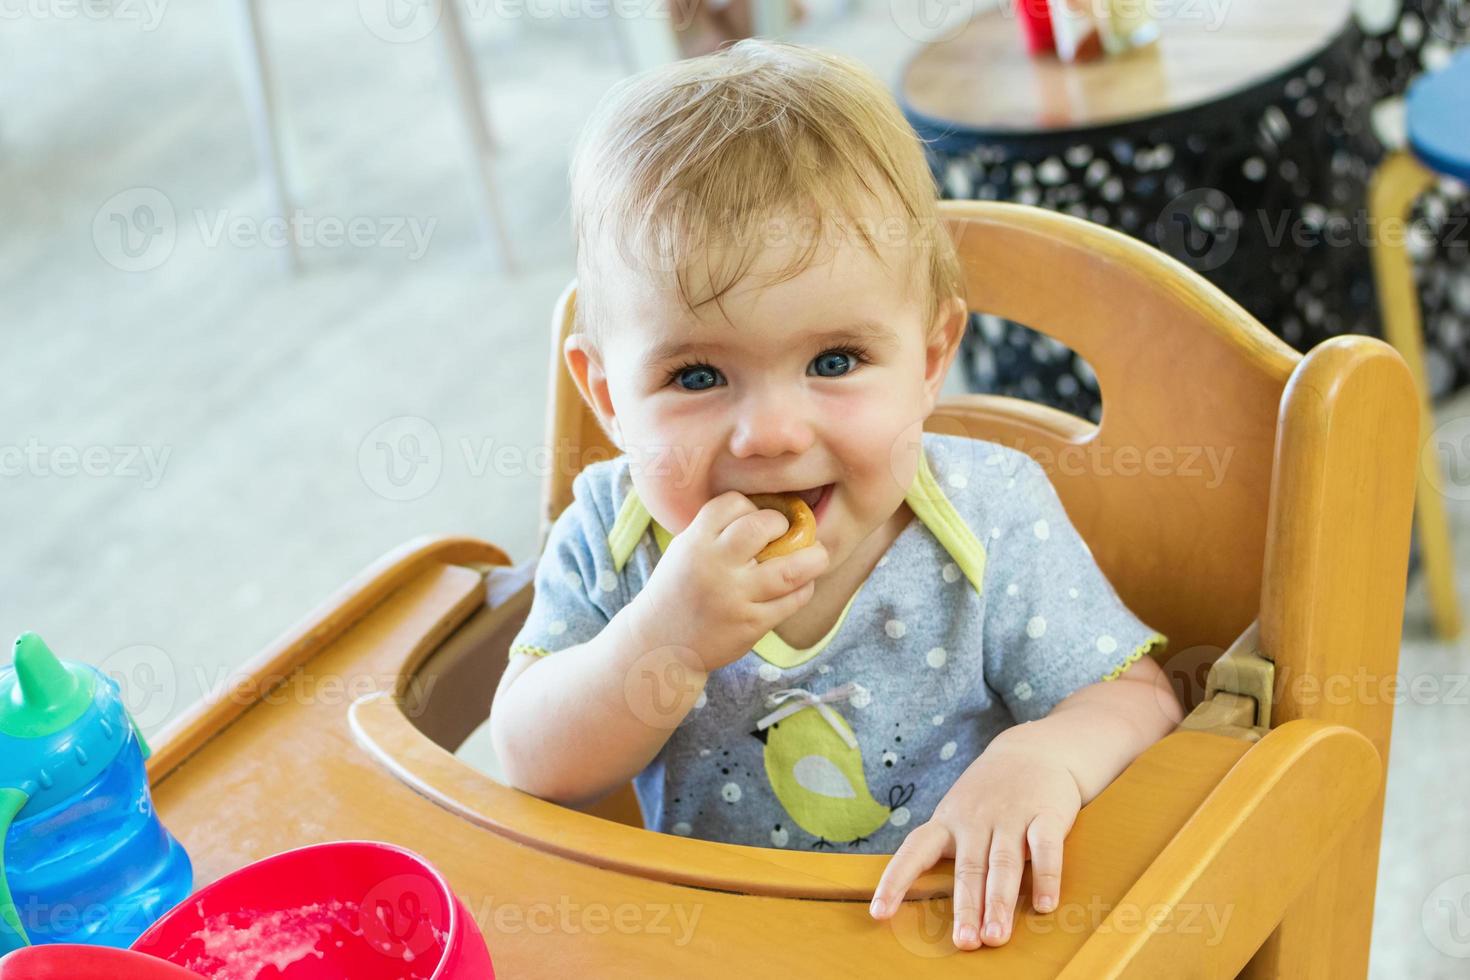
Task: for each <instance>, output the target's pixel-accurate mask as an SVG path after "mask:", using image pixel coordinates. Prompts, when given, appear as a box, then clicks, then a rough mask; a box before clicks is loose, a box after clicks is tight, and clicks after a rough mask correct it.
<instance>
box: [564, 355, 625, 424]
mask: <svg viewBox="0 0 1470 980" xmlns="http://www.w3.org/2000/svg"><path fill="white" fill-rule="evenodd" d="M562 356H563V358H564V359H565V360H566V362H567V372H568V373H569V374H571V376H572V381H573V382H574V383H575V384H576V386H577V390H578V391H579V392H581V393H582V401H583V402H585V403H586V405H587V407H588V408H590V409H592V414H593V415H595V416H597V421H598V424H600V425H601V426H602V431H603V432H605V433H607V437H608V438H609V439H611V440H612V442H613V445H615V446H617V447H618V448H619V449H622V448H623V443H622V439H621V432H620V431H619V428H618V417H617V413H616V412H615V411H614V410H613V403H612V395H611V394H610V393H609V392H608V387H607V372H606V371H605V370H603V366H602V357H601V355H600V354H599V353H598V351H597V347H596V345H594V344H593V343H592V341H591V339H590V338H589V337H588V336H587V335H586V334H581V333H574V334H572V335H570V336H569V337H567V339H566V343H565V344H564V345H563V346H562Z"/></svg>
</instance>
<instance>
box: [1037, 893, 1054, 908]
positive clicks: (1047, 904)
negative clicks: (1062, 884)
mask: <svg viewBox="0 0 1470 980" xmlns="http://www.w3.org/2000/svg"><path fill="white" fill-rule="evenodd" d="M1056 907H1057V900H1056V899H1054V898H1052V897H1051V896H1050V895H1043V896H1041V897H1040V898H1038V899H1037V900H1036V911H1038V912H1050V911H1051V910H1052V909H1054V908H1056Z"/></svg>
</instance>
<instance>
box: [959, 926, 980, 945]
mask: <svg viewBox="0 0 1470 980" xmlns="http://www.w3.org/2000/svg"><path fill="white" fill-rule="evenodd" d="M977 938H979V934H978V933H977V932H976V931H975V927H974V926H960V938H959V940H958V941H957V942H956V943H955V945H956V946H965V945H968V944H970V943H973V942H974V941H975V940H976V939H977Z"/></svg>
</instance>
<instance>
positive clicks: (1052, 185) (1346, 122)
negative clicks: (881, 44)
mask: <svg viewBox="0 0 1470 980" xmlns="http://www.w3.org/2000/svg"><path fill="white" fill-rule="evenodd" d="M1467 40H1470V0H1450V2H1444V0H1410V2H1406V3H1404V4H1403V6H1402V8H1401V9H1400V10H1399V11H1398V12H1397V16H1396V18H1395V19H1394V20H1393V22H1392V23H1391V24H1386V25H1374V24H1367V25H1364V26H1363V28H1362V29H1360V28H1357V27H1354V28H1352V29H1349V30H1348V31H1346V32H1345V33H1344V35H1343V36H1342V37H1340V38H1339V39H1338V40H1337V41H1336V42H1335V43H1333V44H1332V45H1331V46H1330V47H1329V48H1328V49H1327V50H1326V51H1324V52H1323V53H1322V55H1321V56H1320V57H1318V58H1317V59H1315V60H1314V61H1313V62H1312V63H1310V64H1306V65H1300V66H1297V68H1296V70H1293V71H1291V72H1288V73H1286V74H1285V75H1283V76H1281V77H1279V78H1276V79H1272V80H1269V81H1268V82H1266V83H1264V84H1262V85H1260V86H1257V87H1255V88H1253V89H1252V90H1251V91H1249V92H1245V93H1241V94H1240V95H1238V96H1236V97H1233V98H1231V99H1230V100H1228V101H1227V102H1223V103H1220V104H1217V105H1212V106H1209V107H1206V108H1203V109H1201V110H1199V111H1197V112H1194V113H1190V114H1188V116H1187V117H1184V118H1180V117H1176V118H1174V119H1166V120H1164V121H1162V122H1159V123H1151V122H1149V121H1142V122H1139V123H1134V124H1128V125H1122V126H1117V127H1112V128H1110V129H1109V130H1107V131H1098V132H1094V133H1089V134H1088V136H1087V139H1086V141H1085V142H1084V141H1080V140H1078V139H1076V138H1072V139H1067V138H1065V137H1063V138H1060V139H1059V138H1057V137H1055V136H1051V135H1048V136H1038V137H1035V138H1032V137H1026V138H1021V139H1017V138H1014V137H1012V138H1006V139H992V138H986V137H983V136H980V135H973V136H971V135H966V134H964V133H962V132H956V131H954V130H951V129H942V128H937V127H936V126H935V125H934V124H933V123H932V122H930V121H925V120H915V125H916V127H917V128H918V129H919V133H920V135H921V136H923V137H925V139H926V140H927V141H929V148H928V151H929V156H930V163H931V166H932V168H933V170H934V174H935V178H936V180H937V181H938V182H939V185H940V189H941V193H942V194H943V196H945V197H949V198H960V199H980V200H1009V201H1019V202H1022V203H1026V204H1034V205H1039V206H1041V207H1046V208H1051V209H1054V210H1057V211H1062V212H1065V213H1068V214H1073V215H1077V216H1078V217H1083V218H1087V219H1090V220H1092V221H1096V222H1098V223H1100V224H1105V225H1109V226H1111V227H1114V228H1118V229H1120V230H1122V231H1124V232H1127V233H1128V234H1131V235H1133V236H1135V237H1137V238H1141V239H1142V240H1144V241H1147V242H1149V243H1150V244H1153V245H1155V246H1157V247H1159V248H1162V249H1163V250H1165V251H1167V252H1169V253H1170V254H1172V255H1174V256H1175V257H1176V258H1179V259H1180V260H1181V261H1183V262H1185V263H1186V264H1188V265H1190V266H1191V267H1193V268H1195V269H1197V270H1199V271H1200V272H1201V273H1202V274H1204V275H1205V276H1207V277H1208V278H1209V279H1210V280H1211V281H1213V282H1214V283H1215V284H1216V285H1218V286H1220V287H1221V289H1223V290H1224V291H1225V292H1226V293H1227V294H1228V295H1230V296H1232V297H1233V298H1234V299H1235V300H1236V301H1238V302H1239V303H1241V305H1243V306H1244V307H1245V308H1246V309H1247V310H1249V311H1250V312H1251V314H1252V315H1253V316H1255V317H1256V318H1257V319H1259V320H1260V321H1261V322H1262V323H1264V324H1265V325H1266V326H1267V327H1268V328H1269V329H1271V330H1272V331H1274V332H1275V333H1277V334H1278V335H1279V336H1281V337H1282V338H1283V339H1284V340H1286V341H1287V343H1289V344H1291V345H1292V346H1293V347H1296V348H1297V349H1299V350H1307V349H1309V348H1310V347H1312V346H1314V345H1315V344H1317V343H1318V342H1320V341H1321V340H1323V339H1325V338H1327V337H1330V336H1333V335H1336V334H1341V333H1369V334H1375V335H1376V334H1379V333H1380V328H1379V323H1378V311H1377V304H1376V299H1375V295H1374V290H1373V282H1372V267H1371V259H1370V256H1369V252H1368V250H1367V249H1368V244H1369V242H1370V241H1371V240H1372V239H1373V237H1374V236H1375V235H1376V234H1379V233H1381V230H1380V229H1376V228H1374V227H1373V225H1372V223H1371V222H1370V221H1369V220H1368V216H1367V213H1366V207H1365V200H1366V191H1367V183H1368V180H1369V178H1370V176H1371V174H1372V171H1373V168H1374V167H1375V166H1377V164H1378V161H1379V160H1380V159H1381V157H1382V152H1383V151H1382V146H1381V144H1380V142H1379V140H1378V138H1377V136H1376V135H1375V117H1377V125H1378V126H1379V127H1385V126H1389V127H1391V125H1392V123H1391V119H1390V117H1391V115H1392V109H1393V105H1394V102H1395V101H1396V97H1397V96H1398V95H1399V94H1400V93H1401V92H1402V91H1403V89H1404V88H1405V87H1406V86H1407V83H1408V82H1409V81H1410V80H1412V78H1413V77H1414V75H1416V74H1417V73H1418V72H1419V71H1421V70H1423V68H1424V67H1433V66H1434V65H1435V64H1436V63H1438V62H1439V61H1442V60H1443V59H1445V58H1447V57H1448V56H1449V54H1450V52H1451V51H1452V50H1453V48H1454V47H1455V46H1458V45H1459V44H1462V43H1464V42H1465V41H1467ZM1409 242H1410V249H1411V251H1412V252H1413V254H1414V255H1415V258H1416V265H1417V273H1418V275H1419V278H1420V282H1421V293H1422V300H1423V309H1424V314H1425V324H1426V328H1425V329H1426V342H1427V355H1426V356H1427V358H1428V360H1429V374H1430V383H1431V386H1432V390H1433V392H1434V393H1435V394H1436V395H1443V394H1446V393H1449V392H1451V391H1454V390H1457V389H1458V388H1460V387H1462V386H1463V385H1464V384H1466V383H1467V381H1470V343H1467V334H1470V255H1467V250H1470V200H1467V197H1466V195H1465V194H1464V192H1463V188H1459V187H1456V186H1452V185H1451V182H1449V181H1446V182H1445V183H1444V184H1443V185H1442V186H1441V187H1440V188H1437V189H1436V190H1434V191H1432V192H1430V193H1429V194H1426V195H1425V197H1424V199H1423V200H1422V201H1421V202H1420V205H1419V206H1418V208H1417V209H1416V212H1415V222H1414V227H1413V229H1412V230H1411V231H1410V237H1409ZM961 363H962V365H963V371H964V374H965V378H966V382H967V384H968V386H969V387H970V388H971V390H974V391H986V392H995V393H1000V394H1007V395H1013V396H1016V397H1021V398H1027V399H1030V400H1033V401H1039V402H1043V403H1045V404H1049V405H1053V406H1055V407H1057V408H1061V409H1063V410H1065V411H1069V412H1072V413H1074V414H1077V415H1080V416H1083V417H1085V418H1090V419H1093V420H1094V421H1096V420H1097V419H1098V418H1099V417H1100V411H1101V403H1100V397H1099V394H1098V390H1097V379H1096V376H1095V375H1094V374H1093V373H1092V370H1091V368H1090V367H1089V366H1088V365H1087V364H1086V362H1085V361H1083V360H1082V359H1081V358H1080V357H1077V356H1076V355H1075V354H1074V353H1073V352H1072V351H1070V350H1069V349H1067V348H1066V347H1064V346H1062V345H1061V344H1059V343H1057V342H1055V341H1053V340H1051V339H1050V338H1048V337H1044V336H1042V335H1040V334H1037V333H1035V332H1034V331H1031V330H1029V329H1027V328H1026V327H1024V326H1021V325H1019V324H1014V323H1009V322H1007V321H1002V320H999V319H997V318H995V317H988V316H985V317H974V318H972V320H971V323H970V329H969V331H968V332H967V335H966V338H965V342H964V346H963V348H962V350H961Z"/></svg>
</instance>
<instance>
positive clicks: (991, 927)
mask: <svg viewBox="0 0 1470 980" xmlns="http://www.w3.org/2000/svg"><path fill="white" fill-rule="evenodd" d="M1000 935H1001V929H1000V923H999V922H991V923H988V924H987V925H986V926H985V938H986V939H991V940H994V941H996V942H999V941H1000Z"/></svg>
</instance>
